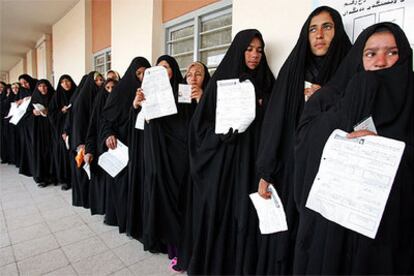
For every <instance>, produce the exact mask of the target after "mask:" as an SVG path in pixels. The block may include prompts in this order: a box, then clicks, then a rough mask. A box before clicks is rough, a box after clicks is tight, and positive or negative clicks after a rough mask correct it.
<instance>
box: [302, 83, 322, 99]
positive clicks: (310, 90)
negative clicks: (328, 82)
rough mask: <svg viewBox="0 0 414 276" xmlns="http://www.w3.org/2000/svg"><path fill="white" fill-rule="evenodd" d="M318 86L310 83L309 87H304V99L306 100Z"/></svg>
mask: <svg viewBox="0 0 414 276" xmlns="http://www.w3.org/2000/svg"><path fill="white" fill-rule="evenodd" d="M320 88H321V86H320V85H318V84H312V85H311V87H309V88H305V90H304V94H305V101H307V100H308V99H309V98H310V97H311V96H312V95H313V94H314V93H315V92H316V91H318V90H319V89H320Z"/></svg>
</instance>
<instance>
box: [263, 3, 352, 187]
mask: <svg viewBox="0 0 414 276" xmlns="http://www.w3.org/2000/svg"><path fill="white" fill-rule="evenodd" d="M323 11H327V12H328V13H329V14H330V15H331V17H332V20H333V22H334V25H335V35H334V37H333V39H332V41H331V44H330V46H329V49H328V52H327V53H326V55H325V56H324V57H323V58H322V59H323V60H322V61H319V62H318V63H319V64H320V66H319V70H318V71H319V73H318V74H317V75H315V76H314V79H313V81H314V83H316V84H319V85H321V86H323V85H325V84H326V82H327V81H328V80H329V79H330V78H331V77H332V76H333V74H334V73H335V71H336V69H337V68H338V67H339V65H340V63H341V61H342V59H343V58H344V57H345V55H346V54H347V52H348V51H349V49H350V47H351V42H350V41H349V38H348V36H347V34H346V33H345V30H344V25H343V23H342V19H341V16H340V14H339V13H338V12H337V11H336V10H334V9H332V8H330V7H327V6H322V7H319V8H317V9H315V10H314V11H313V12H312V13H311V14H310V15H309V17H308V18H307V20H306V22H305V24H304V25H303V27H302V30H301V32H300V35H299V39H298V41H297V43H296V45H295V47H294V48H293V50H292V52H291V53H290V55H289V57H288V58H287V60H286V61H285V63H284V64H283V66H282V68H281V69H280V72H279V75H278V77H277V80H276V83H275V86H274V87H273V93H272V99H271V100H270V103H269V108H268V109H267V112H266V116H265V120H264V122H263V128H262V136H261V137H262V139H261V142H260V150H259V157H258V161H257V167H258V171H259V174H260V176H261V177H262V178H264V179H265V180H267V181H269V182H272V183H275V182H277V178H278V177H279V178H280V177H281V176H280V175H279V176H278V174H280V173H281V170H282V169H283V168H282V165H283V164H282V163H281V162H286V160H287V158H290V156H291V155H292V150H293V149H292V148H293V143H294V132H295V129H296V127H297V124H298V121H299V118H300V115H301V113H302V110H303V106H304V104H305V100H304V82H305V75H306V71H307V68H309V66H308V64H307V62H309V61H310V60H312V59H315V58H316V57H314V55H313V54H312V52H311V50H310V45H309V38H308V37H309V35H308V34H309V24H310V22H311V20H312V18H313V17H314V16H316V15H318V14H320V13H321V12H323ZM317 93H319V92H316V94H317ZM280 181H281V179H279V182H280Z"/></svg>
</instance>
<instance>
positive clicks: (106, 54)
mask: <svg viewBox="0 0 414 276" xmlns="http://www.w3.org/2000/svg"><path fill="white" fill-rule="evenodd" d="M93 64H94V66H93V67H94V68H95V71H98V72H99V73H101V74H104V73H105V72H106V71H108V70H109V69H111V49H105V50H102V51H100V52H98V53H96V54H95V55H94V57H93Z"/></svg>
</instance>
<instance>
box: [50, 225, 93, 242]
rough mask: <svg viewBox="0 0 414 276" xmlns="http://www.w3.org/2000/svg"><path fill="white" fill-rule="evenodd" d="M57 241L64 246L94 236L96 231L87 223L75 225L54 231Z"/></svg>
mask: <svg viewBox="0 0 414 276" xmlns="http://www.w3.org/2000/svg"><path fill="white" fill-rule="evenodd" d="M54 235H55V237H56V239H57V241H58V242H59V244H60V245H62V246H64V245H67V244H71V243H74V242H77V241H80V240H84V239H87V238H89V237H91V236H94V235H95V233H93V232H92V230H90V229H89V228H88V226H86V225H81V226H77V227H73V228H70V229H67V230H64V231H60V232H56V233H54Z"/></svg>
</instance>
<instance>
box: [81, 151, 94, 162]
mask: <svg viewBox="0 0 414 276" xmlns="http://www.w3.org/2000/svg"><path fill="white" fill-rule="evenodd" d="M92 159H93V155H92V154H90V153H87V154H85V156H84V157H83V161H85V163H86V164H90V163H91V162H92Z"/></svg>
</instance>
